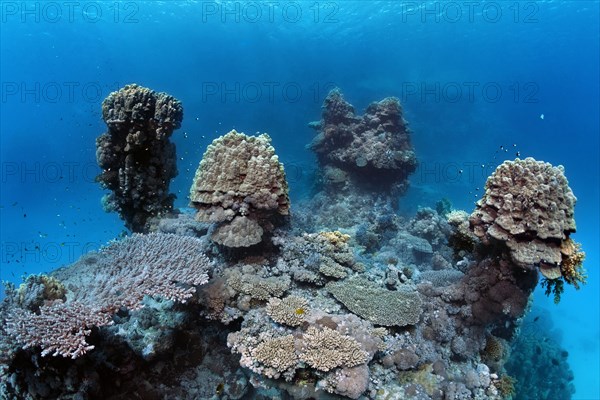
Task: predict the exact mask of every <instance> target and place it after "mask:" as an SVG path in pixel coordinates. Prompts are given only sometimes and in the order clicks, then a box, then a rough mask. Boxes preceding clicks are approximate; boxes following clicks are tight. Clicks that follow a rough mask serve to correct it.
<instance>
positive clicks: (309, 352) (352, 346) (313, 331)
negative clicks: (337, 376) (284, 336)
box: [300, 326, 369, 371]
mask: <svg viewBox="0 0 600 400" xmlns="http://www.w3.org/2000/svg"><path fill="white" fill-rule="evenodd" d="M303 343H304V346H303V348H302V352H301V355H300V359H301V360H302V361H304V362H306V363H307V364H308V365H310V366H311V367H313V368H316V369H318V370H320V371H329V370H331V369H333V368H336V367H339V366H344V367H354V366H356V365H359V364H363V363H365V362H366V361H367V360H368V359H369V355H368V353H367V352H366V351H364V350H362V349H361V348H360V345H359V344H358V342H357V341H356V340H354V339H353V338H351V337H349V336H345V335H341V334H340V333H339V332H337V331H334V330H333V329H329V328H327V327H323V328H322V329H318V328H316V327H314V326H311V327H309V328H308V330H307V331H306V333H304V334H303Z"/></svg>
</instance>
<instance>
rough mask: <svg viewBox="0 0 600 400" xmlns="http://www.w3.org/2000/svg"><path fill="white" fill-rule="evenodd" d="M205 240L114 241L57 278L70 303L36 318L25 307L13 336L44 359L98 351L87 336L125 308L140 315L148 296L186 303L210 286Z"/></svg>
mask: <svg viewBox="0 0 600 400" xmlns="http://www.w3.org/2000/svg"><path fill="white" fill-rule="evenodd" d="M201 243H202V242H201V241H200V240H199V239H195V238H191V237H183V236H176V235H171V234H159V233H152V234H147V235H144V234H134V235H133V236H131V237H129V238H127V239H124V240H122V241H119V242H114V243H112V244H110V245H109V246H107V247H105V248H103V249H102V250H100V252H99V253H97V254H96V255H95V256H88V257H85V258H83V259H82V260H80V262H78V263H76V264H75V265H73V266H72V267H70V268H65V269H62V270H59V271H57V272H55V273H54V275H55V276H56V277H58V278H60V281H61V282H62V283H63V284H64V285H65V287H67V288H68V289H69V291H68V292H67V296H66V297H67V299H66V301H64V302H63V301H62V300H57V301H54V302H53V303H52V304H49V305H42V306H41V307H39V310H38V312H36V313H34V312H31V311H28V310H26V309H22V308H19V307H15V308H13V309H12V310H11V311H10V312H9V317H8V325H7V326H8V327H9V328H10V329H8V333H9V334H10V335H12V336H14V337H15V338H16V339H17V341H19V342H20V343H23V344H24V347H25V348H27V347H33V346H38V345H39V346H41V347H42V349H43V351H42V355H43V356H45V355H47V354H52V355H54V356H56V355H62V356H65V357H67V356H68V357H72V358H77V357H79V356H81V355H82V354H84V353H85V352H86V351H88V350H90V349H92V348H93V347H90V346H89V345H88V344H87V343H86V341H85V336H87V335H89V334H90V328H91V327H92V326H104V325H108V324H109V323H110V322H111V321H112V318H111V316H112V315H113V314H114V313H116V312H117V311H118V310H119V308H121V307H126V308H127V309H129V310H137V309H139V308H141V307H143V306H144V304H143V302H142V301H143V300H144V296H159V297H163V298H165V299H167V300H172V301H178V302H183V303H185V302H186V301H187V300H188V299H189V298H190V297H191V296H192V295H193V293H195V291H196V288H195V287H194V285H201V284H204V283H206V282H207V281H208V275H207V274H206V270H207V269H208V268H209V266H210V261H209V260H208V258H207V257H206V256H205V255H204V254H203V253H202V252H201V249H202V245H201Z"/></svg>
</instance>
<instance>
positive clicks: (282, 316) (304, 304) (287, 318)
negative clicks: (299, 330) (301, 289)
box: [266, 296, 310, 326]
mask: <svg viewBox="0 0 600 400" xmlns="http://www.w3.org/2000/svg"><path fill="white" fill-rule="evenodd" d="M266 311H267V314H268V315H269V317H271V318H272V319H273V321H275V322H278V323H280V324H283V325H288V326H299V325H302V323H303V322H304V321H305V320H306V314H307V313H308V312H309V311H310V310H309V307H308V301H307V300H306V299H305V298H303V297H298V296H288V297H286V298H284V299H278V298H277V297H273V298H271V299H269V302H268V303H267V309H266Z"/></svg>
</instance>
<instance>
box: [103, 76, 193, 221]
mask: <svg viewBox="0 0 600 400" xmlns="http://www.w3.org/2000/svg"><path fill="white" fill-rule="evenodd" d="M102 118H103V119H104V122H106V125H107V126H108V132H106V133H104V134H102V135H100V136H99V137H98V138H97V139H96V159H97V161H98V165H99V166H100V168H101V169H102V173H101V174H100V175H99V176H98V177H97V180H98V181H99V182H100V183H101V184H102V186H103V187H104V188H106V189H108V190H110V191H111V193H110V194H108V195H106V196H105V197H104V198H103V203H104V208H105V209H106V210H107V211H117V212H118V213H119V215H120V216H121V219H123V220H124V221H125V225H126V226H127V228H129V229H131V230H132V231H134V232H147V231H148V227H147V226H146V223H147V221H148V219H149V218H151V217H156V216H159V215H164V214H166V213H169V212H171V211H172V209H173V200H174V199H175V195H173V194H170V193H169V184H170V181H171V179H172V178H174V177H175V176H176V175H177V166H176V160H177V158H176V154H175V145H174V144H173V143H172V142H171V141H170V140H169V138H170V136H171V134H172V133H173V131H174V130H175V129H178V128H179V127H180V126H181V121H182V119H183V108H182V106H181V103H180V102H179V101H178V100H177V99H175V98H174V97H172V96H170V95H168V94H166V93H156V92H154V91H153V90H150V89H148V88H145V87H142V86H138V85H135V84H131V85H126V86H125V87H123V88H122V89H120V90H119V91H117V92H113V93H111V94H110V95H109V96H108V97H107V98H106V99H105V100H104V101H103V102H102Z"/></svg>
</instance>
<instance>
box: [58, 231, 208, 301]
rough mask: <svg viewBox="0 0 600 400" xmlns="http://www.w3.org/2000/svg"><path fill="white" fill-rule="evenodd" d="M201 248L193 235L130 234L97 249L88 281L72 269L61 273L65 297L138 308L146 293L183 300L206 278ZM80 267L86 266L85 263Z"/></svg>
mask: <svg viewBox="0 0 600 400" xmlns="http://www.w3.org/2000/svg"><path fill="white" fill-rule="evenodd" d="M203 249H204V246H203V242H202V241H201V240H200V239H196V238H193V237H188V236H177V235H173V234H164V233H149V234H134V235H132V236H131V237H128V238H126V239H123V240H121V241H116V242H113V243H111V244H110V245H108V246H106V247H104V248H102V249H101V250H100V251H99V253H98V261H99V262H98V263H97V264H92V265H90V266H89V267H91V268H93V270H94V271H93V273H92V280H91V281H84V280H78V277H77V276H74V274H72V271H71V274H70V275H69V277H68V278H65V279H63V282H64V283H65V284H66V285H67V287H69V288H73V289H74V290H73V293H72V294H70V295H69V296H67V297H68V298H69V300H75V301H79V302H82V303H84V304H95V305H100V306H103V307H108V308H112V309H118V308H119V307H126V308H128V309H130V310H136V309H138V308H141V307H142V306H143V305H142V300H143V298H144V296H146V295H147V296H160V297H163V298H165V299H168V300H173V301H179V302H186V301H187V300H188V299H189V298H190V297H191V296H192V295H193V294H194V293H195V292H196V288H195V287H194V286H196V285H202V284H204V283H206V282H208V275H207V274H206V271H207V270H208V268H209V267H210V260H209V259H208V257H206V256H205V255H204V253H203ZM81 267H83V268H84V269H85V264H84V265H81ZM57 276H59V277H60V276H61V274H60V272H59V273H58V274H57ZM82 276H83V275H82ZM87 276H90V275H87ZM184 285H185V286H184Z"/></svg>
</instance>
